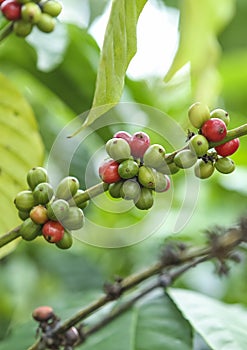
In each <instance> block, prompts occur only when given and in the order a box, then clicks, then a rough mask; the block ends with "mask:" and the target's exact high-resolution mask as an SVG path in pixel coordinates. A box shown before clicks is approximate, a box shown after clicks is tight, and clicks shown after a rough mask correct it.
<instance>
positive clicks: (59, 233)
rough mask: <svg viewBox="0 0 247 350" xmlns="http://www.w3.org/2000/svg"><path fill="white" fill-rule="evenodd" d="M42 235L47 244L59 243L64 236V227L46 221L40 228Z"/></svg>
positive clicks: (54, 222)
mask: <svg viewBox="0 0 247 350" xmlns="http://www.w3.org/2000/svg"><path fill="white" fill-rule="evenodd" d="M42 234H43V236H44V238H45V239H46V240H47V241H48V242H49V243H57V242H59V241H61V239H62V238H63V235H64V227H63V226H62V225H61V224H60V222H58V221H51V220H49V221H47V222H46V223H45V224H44V226H43V227H42Z"/></svg>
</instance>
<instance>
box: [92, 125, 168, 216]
mask: <svg viewBox="0 0 247 350" xmlns="http://www.w3.org/2000/svg"><path fill="white" fill-rule="evenodd" d="M105 147H106V152H107V153H108V155H109V157H110V158H108V159H106V160H105V161H104V162H103V163H102V164H101V165H100V167H99V176H100V177H101V179H102V180H103V181H104V182H106V183H108V184H109V188H108V191H109V194H110V195H111V197H113V198H123V199H125V200H132V201H133V202H134V204H135V206H136V207H137V208H138V209H141V210H146V209H149V208H151V207H152V205H153V192H154V191H155V192H165V191H167V190H168V189H169V188H170V178H169V176H168V174H170V173H171V170H170V168H169V166H168V165H167V163H166V160H165V156H166V151H165V149H164V147H163V146H162V145H159V144H152V145H151V144H150V138H149V136H148V135H147V134H146V133H145V132H142V131H138V132H136V133H134V134H133V135H131V134H129V133H128V132H126V131H119V132H117V133H116V134H115V135H113V138H111V139H110V140H108V141H107V143H106V146H105Z"/></svg>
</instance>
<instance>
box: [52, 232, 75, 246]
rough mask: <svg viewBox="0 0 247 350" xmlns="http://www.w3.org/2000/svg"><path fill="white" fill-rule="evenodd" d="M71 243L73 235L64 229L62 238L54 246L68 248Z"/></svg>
mask: <svg viewBox="0 0 247 350" xmlns="http://www.w3.org/2000/svg"><path fill="white" fill-rule="evenodd" d="M72 244H73V237H72V234H71V233H70V232H69V231H67V230H64V234H63V238H62V239H61V240H60V241H58V242H56V246H57V247H58V248H60V249H69V248H70V247H71V246H72Z"/></svg>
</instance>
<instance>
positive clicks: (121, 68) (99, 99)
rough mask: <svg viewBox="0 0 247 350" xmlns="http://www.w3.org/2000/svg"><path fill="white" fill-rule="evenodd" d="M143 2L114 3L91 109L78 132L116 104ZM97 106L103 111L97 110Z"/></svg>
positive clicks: (133, 48) (123, 0)
mask: <svg viewBox="0 0 247 350" xmlns="http://www.w3.org/2000/svg"><path fill="white" fill-rule="evenodd" d="M146 2H147V0H132V1H128V0H114V1H113V3H112V8H111V14H110V18H109V21H108V25H107V28H106V33H105V39H104V44H103V49H102V52H101V58H100V63H99V69H98V75H97V81H96V88H95V94H94V99H93V104H92V108H91V110H90V112H89V114H88V116H87V119H86V120H85V122H84V124H83V125H82V127H81V128H80V129H79V130H78V131H77V132H79V131H80V130H81V129H82V128H84V127H86V126H89V125H90V124H92V123H93V122H94V120H96V119H97V118H99V117H100V116H101V115H102V114H103V113H105V112H107V111H108V110H109V109H111V107H113V106H114V105H115V104H117V103H118V102H119V100H120V98H121V95H122V91H123V88H124V79H125V73H126V70H127V68H128V65H129V63H130V61H131V59H132V57H133V56H134V55H135V53H136V26H137V21H138V17H139V15H140V13H141V11H142V9H143V7H144V5H145V3H146ZM99 106H103V108H96V107H99ZM77 132H76V133H77ZM76 133H75V134H76Z"/></svg>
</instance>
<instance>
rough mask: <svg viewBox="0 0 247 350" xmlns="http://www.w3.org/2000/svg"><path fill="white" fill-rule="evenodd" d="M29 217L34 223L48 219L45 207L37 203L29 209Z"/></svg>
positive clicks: (40, 222)
mask: <svg viewBox="0 0 247 350" xmlns="http://www.w3.org/2000/svg"><path fill="white" fill-rule="evenodd" d="M29 216H30V218H31V219H32V220H33V222H35V223H36V224H40V225H42V224H44V223H45V222H47V221H48V215H47V209H46V208H45V207H44V206H43V205H37V206H36V207H34V208H33V209H32V210H31V211H30V215H29Z"/></svg>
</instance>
